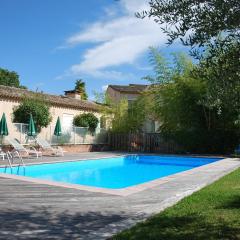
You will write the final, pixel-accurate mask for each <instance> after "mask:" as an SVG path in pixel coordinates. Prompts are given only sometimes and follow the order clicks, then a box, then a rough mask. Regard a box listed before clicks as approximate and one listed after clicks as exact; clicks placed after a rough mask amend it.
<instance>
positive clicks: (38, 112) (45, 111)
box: [13, 95, 52, 132]
mask: <svg viewBox="0 0 240 240" xmlns="http://www.w3.org/2000/svg"><path fill="white" fill-rule="evenodd" d="M49 110H50V107H49V105H48V104H47V103H46V102H45V101H44V99H43V98H42V96H41V95H39V96H33V97H30V98H25V99H24V100H23V101H22V103H21V104H20V105H19V106H18V107H16V108H15V109H14V111H13V121H14V122H19V123H27V124H28V123H29V117H30V114H32V116H33V120H34V123H35V125H36V128H37V131H38V132H40V131H41V128H43V127H47V126H48V124H49V123H50V122H51V120H52V117H51V114H50V111H49Z"/></svg>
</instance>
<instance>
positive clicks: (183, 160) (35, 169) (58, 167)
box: [0, 155, 220, 189]
mask: <svg viewBox="0 0 240 240" xmlns="http://www.w3.org/2000/svg"><path fill="white" fill-rule="evenodd" d="M218 160H220V158H198V157H176V156H157V155H154V156H153V155H128V156H122V157H114V158H103V159H97V160H80V161H74V162H62V163H53V164H39V165H28V166H26V167H25V168H23V167H20V168H18V167H13V168H12V170H11V169H10V168H1V169H0V173H8V174H15V175H20V176H25V177H31V178H37V179H42V180H50V181H55V182H61V183H71V184H79V185H85V186H91V187H101V188H108V189H121V188H126V187H130V186H134V185H137V184H141V183H146V182H149V181H152V180H155V179H158V178H162V177H165V176H169V175H172V174H175V173H179V172H182V171H186V170H189V169H192V168H196V167H199V166H202V165H206V164H209V163H212V162H215V161H218Z"/></svg>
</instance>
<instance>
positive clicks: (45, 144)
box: [35, 137, 65, 156]
mask: <svg viewBox="0 0 240 240" xmlns="http://www.w3.org/2000/svg"><path fill="white" fill-rule="evenodd" d="M35 140H36V143H37V144H38V145H39V146H40V147H41V148H42V149H43V150H44V151H49V152H52V154H54V155H56V156H64V152H65V151H63V149H62V148H61V147H59V146H51V145H50V144H49V143H48V142H47V141H46V140H44V139H42V138H40V137H36V139H35Z"/></svg>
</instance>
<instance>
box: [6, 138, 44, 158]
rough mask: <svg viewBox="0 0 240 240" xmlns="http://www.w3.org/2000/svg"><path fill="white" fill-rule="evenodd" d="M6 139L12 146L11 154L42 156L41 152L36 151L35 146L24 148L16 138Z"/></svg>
mask: <svg viewBox="0 0 240 240" xmlns="http://www.w3.org/2000/svg"><path fill="white" fill-rule="evenodd" d="M6 140H7V141H8V142H9V144H10V145H11V146H12V147H13V151H12V154H13V155H17V156H19V155H20V156H22V155H24V154H26V155H27V156H33V157H36V158H38V157H42V152H41V151H37V150H36V148H34V147H32V146H31V147H30V148H25V147H24V146H23V145H21V144H20V143H19V142H18V141H17V140H16V139H11V138H6Z"/></svg>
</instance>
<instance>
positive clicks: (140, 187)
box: [0, 155, 239, 197]
mask: <svg viewBox="0 0 240 240" xmlns="http://www.w3.org/2000/svg"><path fill="white" fill-rule="evenodd" d="M123 156H124V155H123ZM91 159H92V160H94V159H93V158H91ZM91 159H83V160H81V161H84V160H91ZM236 160H238V158H224V159H221V160H219V161H216V162H212V163H209V164H206V165H203V166H199V167H195V168H192V169H189V170H186V171H183V172H179V173H175V174H172V175H169V176H166V177H162V178H157V179H155V180H152V181H148V182H145V183H141V184H137V185H133V186H130V187H126V188H121V189H108V188H101V187H92V186H86V185H80V184H72V183H62V182H55V181H49V180H42V179H37V178H32V177H25V176H18V175H12V174H7V173H0V177H3V178H8V179H9V178H10V179H15V180H20V181H25V182H31V183H35V184H43V185H49V186H55V187H64V188H70V189H76V190H82V191H88V192H95V193H104V194H110V195H116V196H122V197H126V196H129V195H132V194H134V193H138V192H142V191H144V190H147V189H151V188H154V187H157V186H160V185H162V184H164V183H167V182H170V181H173V180H176V179H178V178H179V177H182V176H185V175H191V174H194V173H195V172H198V171H201V170H206V169H209V167H210V168H211V167H214V166H218V165H219V164H220V165H221V163H223V162H229V161H230V162H232V161H236ZM73 161H77V160H73ZM78 161H79V160H78ZM66 162H70V161H66ZM51 163H52V164H54V163H57V162H51ZM51 163H50V162H48V163H39V164H51ZM31 165H34V164H31ZM238 167H239V166H236V167H235V168H238ZM235 168H234V169H235ZM219 177H221V176H219ZM216 180H217V179H216Z"/></svg>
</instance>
